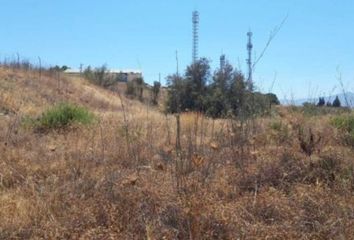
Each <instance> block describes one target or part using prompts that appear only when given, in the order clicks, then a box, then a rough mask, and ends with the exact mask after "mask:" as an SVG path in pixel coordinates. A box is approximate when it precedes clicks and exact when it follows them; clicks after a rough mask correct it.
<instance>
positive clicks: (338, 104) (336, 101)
mask: <svg viewBox="0 0 354 240" xmlns="http://www.w3.org/2000/svg"><path fill="white" fill-rule="evenodd" d="M317 106H319V107H323V106H327V107H341V106H342V104H341V102H340V100H339V98H338V96H336V98H335V99H334V100H333V102H332V103H331V102H330V101H327V103H326V100H325V98H324V97H320V98H319V99H318V103H317Z"/></svg>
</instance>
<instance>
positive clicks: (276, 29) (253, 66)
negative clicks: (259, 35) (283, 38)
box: [252, 14, 289, 72]
mask: <svg viewBox="0 0 354 240" xmlns="http://www.w3.org/2000/svg"><path fill="white" fill-rule="evenodd" d="M288 17H289V14H287V15H286V16H285V18H284V19H283V20H282V22H281V23H280V24H279V25H277V26H275V27H274V29H273V30H272V31H271V32H270V34H269V38H268V41H267V43H266V45H265V47H264V48H263V50H262V52H261V54H260V55H259V56H258V58H256V60H255V61H254V63H253V65H252V72H254V70H255V67H256V65H257V64H258V62H259V61H260V60H261V59H262V58H263V56H264V54H265V53H266V51H267V49H268V48H269V46H270V44H271V43H272V41H273V40H274V38H275V37H276V36H277V35H278V33H279V31H280V30H281V29H282V27H283V26H284V24H285V22H286V21H287V20H288Z"/></svg>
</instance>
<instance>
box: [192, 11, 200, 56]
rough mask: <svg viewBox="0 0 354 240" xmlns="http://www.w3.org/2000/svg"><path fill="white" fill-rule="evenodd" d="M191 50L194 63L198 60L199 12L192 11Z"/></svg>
mask: <svg viewBox="0 0 354 240" xmlns="http://www.w3.org/2000/svg"><path fill="white" fill-rule="evenodd" d="M192 22H193V50H192V60H193V63H195V62H196V61H197V60H198V42H199V12H198V11H194V12H193V17H192Z"/></svg>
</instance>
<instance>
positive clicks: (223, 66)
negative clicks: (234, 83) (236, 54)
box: [220, 54, 226, 70]
mask: <svg viewBox="0 0 354 240" xmlns="http://www.w3.org/2000/svg"><path fill="white" fill-rule="evenodd" d="M225 61H226V57H225V55H224V54H222V55H221V56H220V70H224V68H225Z"/></svg>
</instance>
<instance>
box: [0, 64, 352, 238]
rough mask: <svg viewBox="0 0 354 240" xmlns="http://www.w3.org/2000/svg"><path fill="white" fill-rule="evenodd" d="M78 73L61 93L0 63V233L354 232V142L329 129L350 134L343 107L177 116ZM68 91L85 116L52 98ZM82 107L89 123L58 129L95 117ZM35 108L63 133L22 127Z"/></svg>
mask: <svg viewBox="0 0 354 240" xmlns="http://www.w3.org/2000/svg"><path fill="white" fill-rule="evenodd" d="M8 78H10V79H11V82H9V81H5V80H3V79H8ZM53 79H54V80H53ZM76 80H77V81H68V82H67V84H68V86H69V89H70V90H71V91H72V93H71V94H70V93H68V94H67V95H65V96H63V95H62V94H63V93H64V92H58V91H57V85H56V82H55V78H53V77H50V76H49V75H45V74H43V75H42V77H41V79H40V80H39V77H38V74H37V73H35V74H34V73H33V72H31V71H28V72H22V70H21V71H17V70H16V71H13V70H12V69H10V70H8V69H6V71H5V70H4V71H3V72H2V71H1V70H0V87H2V86H5V87H6V94H3V95H2V96H6V100H4V101H3V102H5V103H6V106H13V107H11V108H13V109H15V110H16V111H14V113H13V114H8V115H0V152H1V158H0V192H1V194H0V195H1V196H0V239H109V238H112V239H267V238H268V239H327V238H330V239H336V238H338V237H339V238H343V239H351V238H352V236H353V235H354V230H353V227H352V226H353V224H354V219H353V216H354V209H353V201H354V195H353V191H354V180H353V179H354V178H353V176H354V172H353V170H354V167H353V165H354V162H353V159H354V157H353V151H352V149H351V147H348V146H347V145H344V144H338V142H337V140H336V138H335V139H334V137H333V136H336V135H335V134H332V133H333V132H332V131H334V130H335V129H334V127H331V125H332V126H335V128H338V129H339V133H340V134H342V133H343V132H347V131H351V129H352V128H351V127H349V126H350V125H351V124H350V122H351V121H350V120H345V121H344V120H343V121H342V120H340V121H339V120H338V122H337V121H335V120H333V119H336V118H340V119H342V118H343V119H346V118H347V115H340V116H337V114H336V112H331V113H328V116H326V115H317V116H316V117H311V118H308V117H307V116H306V115H304V113H303V112H302V111H297V112H294V111H291V109H290V108H288V107H283V106H279V107H276V110H277V112H278V114H276V117H275V118H274V117H273V116H269V115H268V116H266V117H259V116H252V117H251V118H248V117H242V116H244V115H238V116H236V117H235V116H233V117H232V118H231V119H230V118H229V119H211V118H208V117H206V116H205V115H204V114H203V113H201V112H191V111H189V112H188V113H180V114H179V115H177V116H179V121H178V123H177V121H176V116H173V115H170V114H163V113H160V112H158V111H157V109H156V108H151V109H150V108H147V106H146V105H144V104H142V103H141V102H140V101H137V100H132V99H128V98H126V97H125V96H124V94H119V95H117V94H114V93H112V92H111V91H107V90H105V89H102V88H100V87H97V86H96V85H94V84H92V83H90V82H88V81H84V80H81V79H79V78H77V79H76ZM10 83H11V84H12V85H10ZM18 86H20V87H18ZM2 89H5V88H2ZM18 89H25V90H24V91H21V92H20V93H18ZM84 96H85V97H84ZM66 98H67V101H68V102H71V104H69V105H70V106H74V109H77V106H84V108H85V111H83V112H85V114H76V110H74V112H75V114H73V113H72V112H70V111H68V112H65V111H64V112H65V114H64V115H65V116H66V117H65V118H64V117H62V116H63V112H62V111H59V112H58V109H59V108H58V105H53V103H55V102H61V101H63V100H64V99H66ZM3 99H5V98H3ZM102 103H107V105H106V104H102ZM80 108H81V107H80ZM322 108H325V107H322ZM45 109H48V111H45ZM53 109H55V110H56V111H54V113H51V114H48V112H50V111H52V112H53ZM70 109H71V108H70ZM338 110H339V109H338ZM91 112H94V113H95V115H97V117H99V119H100V121H99V123H98V124H91V125H89V127H80V128H78V129H76V130H75V131H74V130H72V128H71V127H67V126H70V125H71V123H74V125H75V124H76V122H77V121H76V117H77V116H80V117H79V119H82V118H81V117H82V116H86V117H83V119H86V120H87V119H91V120H90V121H86V120H84V121H83V123H86V122H91V121H94V119H95V117H93V115H92V114H91ZM30 113H32V114H30ZM40 113H43V115H42V117H43V119H47V120H45V121H44V120H43V122H45V123H47V125H48V126H60V128H65V129H66V130H65V131H64V132H60V131H48V132H45V133H46V134H36V133H34V132H33V131H27V130H26V129H23V128H21V125H20V123H21V117H22V116H30V117H31V118H32V119H33V116H41V115H40ZM59 113H60V114H59ZM69 113H70V114H69ZM66 114H67V115H66ZM87 114H88V115H87ZM73 115H75V117H73ZM44 116H45V118H44ZM88 116H90V117H88ZM42 117H39V118H38V119H37V120H35V122H36V123H37V124H40V123H41V119H42ZM91 117H92V118H91ZM49 119H55V120H49ZM58 119H60V121H59V120H58ZM62 119H65V120H64V121H62ZM74 119H75V120H74ZM331 119H332V120H331ZM80 121H81V120H80ZM49 123H50V124H49ZM64 123H65V124H64ZM67 124H68V125H67ZM310 124H311V125H310ZM348 125H349V126H348ZM62 126H64V127H62ZM299 129H303V132H302V134H301V140H300V139H298V135H299ZM310 129H311V130H310ZM48 130H49V129H48ZM342 131H343V132H342ZM63 133H64V134H63ZM311 135H313V137H311ZM177 136H178V137H177ZM319 136H321V141H320V142H319V143H318V144H317V141H318V139H319ZM311 138H313V141H312V140H311ZM177 139H178V140H177ZM177 142H178V144H177ZM301 142H305V143H304V145H306V146H309V147H304V149H307V148H309V149H311V151H310V152H311V154H310V155H311V156H310V157H308V156H307V153H306V151H305V150H304V149H302V148H301V146H300V143H301ZM177 145H178V147H177Z"/></svg>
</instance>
